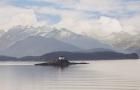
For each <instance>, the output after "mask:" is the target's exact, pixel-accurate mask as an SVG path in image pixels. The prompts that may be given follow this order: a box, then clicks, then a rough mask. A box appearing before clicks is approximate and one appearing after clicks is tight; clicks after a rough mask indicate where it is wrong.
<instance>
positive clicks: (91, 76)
mask: <svg viewBox="0 0 140 90" xmlns="http://www.w3.org/2000/svg"><path fill="white" fill-rule="evenodd" d="M87 62H89V63H90V64H85V65H84V64H83V65H71V66H69V67H66V68H58V67H52V66H46V67H43V66H34V64H35V63H38V62H0V90H140V60H123V61H122V60H117V61H116V60H112V61H110V60H108V61H106V60H105V61H104V60H102V61H87Z"/></svg>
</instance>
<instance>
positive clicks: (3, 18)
mask: <svg viewBox="0 0 140 90" xmlns="http://www.w3.org/2000/svg"><path fill="white" fill-rule="evenodd" d="M35 24H37V20H36V17H35V14H34V11H33V10H32V9H24V8H17V7H14V6H8V5H6V6H1V7H0V27H1V29H9V28H11V27H13V26H16V25H23V26H28V25H29V26H30V25H35Z"/></svg>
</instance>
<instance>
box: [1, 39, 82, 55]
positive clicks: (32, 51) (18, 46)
mask: <svg viewBox="0 0 140 90" xmlns="http://www.w3.org/2000/svg"><path fill="white" fill-rule="evenodd" d="M79 50H80V48H78V47H75V46H73V45H70V44H67V43H64V42H61V41H59V40H56V39H53V38H44V37H41V36H30V37H28V38H26V39H24V40H21V41H18V42H16V43H15V44H13V45H12V46H10V47H9V48H7V49H5V50H4V51H3V52H2V54H4V55H7V56H18V57H23V56H38V55H43V54H45V53H50V52H56V51H72V52H73V51H79Z"/></svg>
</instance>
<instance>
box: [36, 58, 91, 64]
mask: <svg viewBox="0 0 140 90" xmlns="http://www.w3.org/2000/svg"><path fill="white" fill-rule="evenodd" d="M74 64H89V63H85V62H79V63H78V62H70V61H69V60H67V59H65V57H63V56H60V57H59V58H58V59H56V60H52V61H48V62H46V63H38V64H35V65H39V66H60V67H63V66H68V65H74Z"/></svg>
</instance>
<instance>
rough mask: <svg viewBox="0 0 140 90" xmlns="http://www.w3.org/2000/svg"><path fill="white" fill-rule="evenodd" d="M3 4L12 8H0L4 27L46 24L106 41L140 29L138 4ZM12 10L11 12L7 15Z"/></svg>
mask: <svg viewBox="0 0 140 90" xmlns="http://www.w3.org/2000/svg"><path fill="white" fill-rule="evenodd" d="M3 1H4V2H0V4H1V3H4V4H8V6H10V7H7V6H6V7H7V8H6V7H5V8H4V6H1V7H0V10H1V11H0V12H1V13H2V14H0V24H1V26H3V27H8V26H9V27H12V26H15V25H18V24H22V25H33V24H36V23H46V24H49V25H53V26H55V27H59V28H61V27H62V28H63V27H65V28H68V29H70V30H72V31H73V32H76V33H82V34H83V33H84V34H86V35H90V36H94V37H95V36H96V37H97V36H100V37H102V36H104V37H106V36H109V35H110V34H111V33H114V32H115V33H118V32H120V31H126V32H127V31H129V32H131V33H132V32H133V31H138V28H139V24H138V23H139V13H140V10H139V6H140V2H139V0H24V2H23V1H21V0H3ZM9 8H10V11H11V12H6V11H8V10H9ZM2 10H3V11H2ZM9 21H10V23H9ZM14 21H16V22H14ZM7 22H8V25H7V24H6V23H7ZM17 22H18V23H17Z"/></svg>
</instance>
